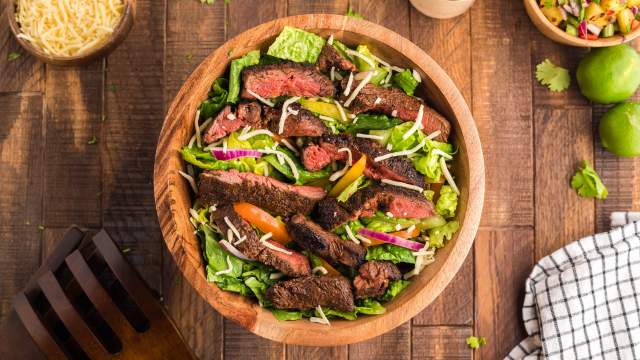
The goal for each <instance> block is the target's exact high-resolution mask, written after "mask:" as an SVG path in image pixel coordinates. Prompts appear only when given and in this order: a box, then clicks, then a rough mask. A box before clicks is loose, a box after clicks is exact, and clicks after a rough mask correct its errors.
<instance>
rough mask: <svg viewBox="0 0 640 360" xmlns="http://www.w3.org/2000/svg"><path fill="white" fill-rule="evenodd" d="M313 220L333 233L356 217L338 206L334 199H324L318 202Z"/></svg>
mask: <svg viewBox="0 0 640 360" xmlns="http://www.w3.org/2000/svg"><path fill="white" fill-rule="evenodd" d="M313 219H314V220H315V221H316V223H317V224H318V225H320V226H322V228H324V229H326V230H329V231H333V230H335V229H336V228H338V227H339V226H340V225H342V224H344V223H346V222H347V221H351V220H356V219H357V216H356V215H354V214H352V213H350V212H349V211H347V210H346V209H345V208H343V207H342V206H340V203H338V200H336V198H332V197H326V198H324V199H322V200H320V202H318V206H316V210H315V212H314V216H313Z"/></svg>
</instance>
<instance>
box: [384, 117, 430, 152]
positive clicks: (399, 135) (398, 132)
mask: <svg viewBox="0 0 640 360" xmlns="http://www.w3.org/2000/svg"><path fill="white" fill-rule="evenodd" d="M413 124H414V122H413V121H407V122H404V123H402V124H400V125H397V126H395V127H394V128H393V129H392V130H391V136H389V144H391V146H392V149H391V150H392V151H401V150H408V149H411V148H413V147H415V146H416V145H418V144H419V143H420V142H421V141H422V139H423V138H424V137H425V136H424V133H423V132H422V131H416V132H414V133H413V134H411V136H409V137H408V138H406V139H403V136H404V134H405V133H406V132H407V131H409V129H411V127H412V126H413Z"/></svg>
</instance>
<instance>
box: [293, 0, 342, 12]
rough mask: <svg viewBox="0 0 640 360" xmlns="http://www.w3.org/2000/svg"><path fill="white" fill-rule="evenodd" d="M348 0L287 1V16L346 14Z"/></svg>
mask: <svg viewBox="0 0 640 360" xmlns="http://www.w3.org/2000/svg"><path fill="white" fill-rule="evenodd" d="M348 7H349V0H313V1H309V0H288V6H287V14H288V15H302V14H318V13H323V14H341V15H344V14H346V13H347V9H348Z"/></svg>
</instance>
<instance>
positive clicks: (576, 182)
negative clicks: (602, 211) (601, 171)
mask: <svg viewBox="0 0 640 360" xmlns="http://www.w3.org/2000/svg"><path fill="white" fill-rule="evenodd" d="M571 187H572V188H574V189H576V190H578V195H580V196H582V197H592V198H596V199H600V200H602V199H606V198H607V195H609V191H608V190H607V188H606V186H604V184H603V183H602V180H600V177H599V176H598V173H596V171H595V170H594V169H593V168H592V167H591V165H589V163H588V162H587V161H586V160H585V161H582V166H581V167H580V168H579V169H578V171H577V172H576V174H575V175H574V176H573V178H572V179H571Z"/></svg>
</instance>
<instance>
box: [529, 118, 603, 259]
mask: <svg viewBox="0 0 640 360" xmlns="http://www.w3.org/2000/svg"><path fill="white" fill-rule="evenodd" d="M590 119H591V108H589V107H579V108H548V107H538V108H537V109H536V110H535V112H534V121H535V124H536V126H535V128H536V130H535V142H536V152H535V158H536V161H535V163H536V184H535V187H536V189H537V191H536V194H535V199H536V228H535V237H536V240H535V242H536V246H535V249H536V259H540V258H542V257H544V256H546V255H549V254H550V253H552V252H553V251H555V250H557V249H558V248H560V247H561V246H563V245H566V244H568V243H570V242H573V241H575V240H577V239H580V238H582V237H584V236H587V235H590V234H592V233H593V231H594V227H595V226H594V214H595V208H594V206H595V203H594V201H593V199H585V198H582V197H580V196H578V194H577V193H576V191H575V190H574V189H572V188H571V186H570V183H571V177H572V176H573V174H574V173H575V170H576V169H577V168H578V166H579V165H580V162H581V161H582V160H587V161H588V162H589V163H590V164H593V136H592V127H591V121H590ZM558 144H562V150H561V151H562V155H561V156H559V154H558ZM569 219H570V221H568V220H569Z"/></svg>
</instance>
